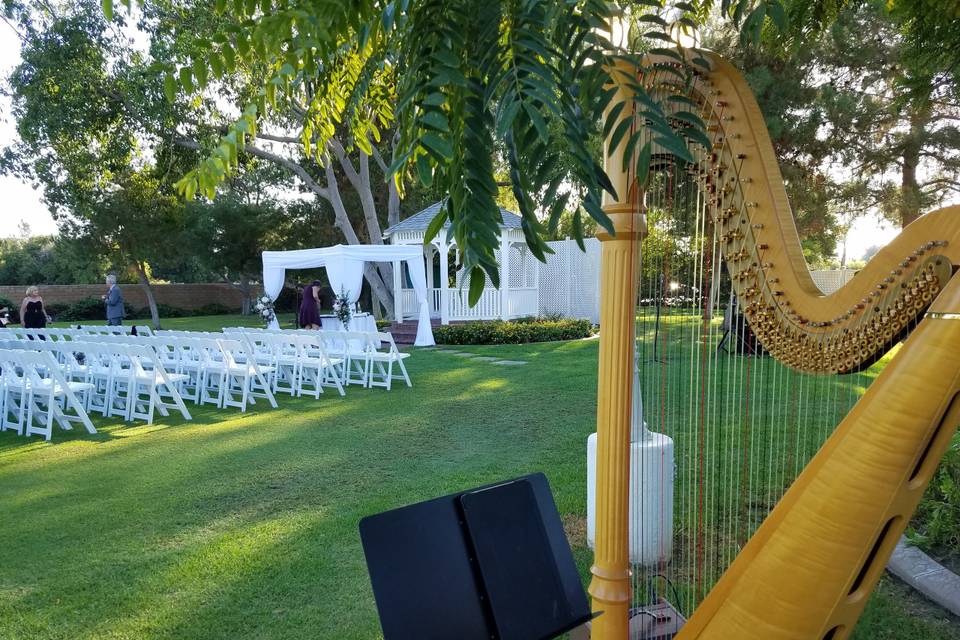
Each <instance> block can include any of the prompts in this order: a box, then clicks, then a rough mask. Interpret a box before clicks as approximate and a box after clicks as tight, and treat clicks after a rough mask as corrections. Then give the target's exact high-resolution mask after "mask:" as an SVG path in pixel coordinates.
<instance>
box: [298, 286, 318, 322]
mask: <svg viewBox="0 0 960 640" xmlns="http://www.w3.org/2000/svg"><path fill="white" fill-rule="evenodd" d="M319 294H320V281H319V280H314V281H313V283H312V284H309V285H307V286H306V287H304V288H303V301H302V302H301V303H300V326H301V327H303V328H304V329H319V328H320V298H319Z"/></svg>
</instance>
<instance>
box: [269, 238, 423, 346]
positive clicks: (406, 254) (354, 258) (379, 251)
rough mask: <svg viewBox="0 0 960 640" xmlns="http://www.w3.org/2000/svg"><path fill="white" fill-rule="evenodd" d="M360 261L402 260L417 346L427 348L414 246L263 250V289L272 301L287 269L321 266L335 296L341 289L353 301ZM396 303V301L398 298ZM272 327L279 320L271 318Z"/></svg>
mask: <svg viewBox="0 0 960 640" xmlns="http://www.w3.org/2000/svg"><path fill="white" fill-rule="evenodd" d="M364 262H406V263H407V270H408V272H409V274H410V281H411V283H412V284H413V289H414V292H415V293H416V295H417V302H418V303H419V304H420V318H419V320H418V324H417V339H416V341H415V342H414V344H415V345H416V346H418V347H429V346H432V345H434V344H436V343H435V342H434V341H433V329H432V328H431V327H430V305H429V303H428V302H427V276H426V271H425V269H424V266H423V249H422V248H421V247H420V246H414V245H379V244H376V245H371V244H358V245H342V244H338V245H336V246H334V247H323V248H318V249H299V250H297V251H264V252H263V290H264V291H265V292H266V294H267V295H268V296H270V298H272V299H273V300H276V299H277V296H278V295H280V291H281V290H282V289H283V278H284V274H285V272H286V270H287V269H315V268H317V267H324V268H325V269H326V270H327V278H328V279H329V280H330V286H331V287H332V288H333V290H334V292H335V293H336V294H337V295H340V292H341V291H345V292H346V294H347V296H348V297H349V298H350V302H351V303H354V302H356V301H357V299H358V298H359V297H360V287H361V286H362V285H363V263H364ZM398 302H399V301H398ZM274 326H275V328H279V326H280V325H279V323H277V321H276V320H274Z"/></svg>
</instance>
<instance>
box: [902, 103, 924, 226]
mask: <svg viewBox="0 0 960 640" xmlns="http://www.w3.org/2000/svg"><path fill="white" fill-rule="evenodd" d="M929 121H930V109H929V107H922V108H919V109H916V110H915V111H913V112H911V114H910V132H909V133H908V134H907V139H906V141H905V143H904V145H903V154H902V156H901V158H900V159H901V162H902V163H903V166H902V169H901V174H900V204H899V209H900V228H901V229H902V228H903V227H906V226H907V225H908V224H910V223H911V222H913V221H914V220H916V219H917V218H919V217H920V212H921V210H922V209H923V198H922V194H921V192H920V184H919V182H917V167H918V165H919V164H920V151H921V148H922V140H923V136H924V135H925V134H926V127H927V124H928V123H929Z"/></svg>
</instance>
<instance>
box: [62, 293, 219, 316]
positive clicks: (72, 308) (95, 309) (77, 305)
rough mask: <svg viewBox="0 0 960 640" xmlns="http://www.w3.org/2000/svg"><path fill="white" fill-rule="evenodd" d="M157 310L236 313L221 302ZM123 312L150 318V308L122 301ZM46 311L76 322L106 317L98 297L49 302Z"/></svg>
mask: <svg viewBox="0 0 960 640" xmlns="http://www.w3.org/2000/svg"><path fill="white" fill-rule="evenodd" d="M157 311H158V312H159V314H160V317H161V318H184V317H188V316H217V315H223V314H226V313H236V311H237V310H236V309H231V308H229V307H226V306H224V305H222V304H217V303H213V304H207V305H204V306H202V307H200V308H199V309H183V308H181V307H173V306H170V305H168V304H163V303H159V304H157ZM124 312H125V313H126V318H127V319H128V320H144V319H148V318H150V308H149V307H144V308H142V309H136V308H134V307H132V306H131V305H129V304H127V303H124ZM47 313H48V314H50V316H51V317H52V318H53V319H54V320H57V321H62V322H76V321H78V320H103V319H104V317H106V315H105V314H106V311H105V309H104V306H103V301H102V300H100V299H99V298H93V297H90V298H83V299H82V300H77V301H76V302H74V303H71V304H50V305H47Z"/></svg>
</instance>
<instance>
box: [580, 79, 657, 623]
mask: <svg viewBox="0 0 960 640" xmlns="http://www.w3.org/2000/svg"><path fill="white" fill-rule="evenodd" d="M628 73H630V72H629V71H628ZM631 99H632V97H631V96H630V95H629V91H628V88H627V87H625V86H621V87H620V89H619V91H618V93H617V95H616V96H615V97H614V99H613V100H611V102H610V104H611V105H616V104H617V103H618V102H620V101H623V100H631ZM625 146H626V145H621V146H620V148H619V149H617V151H616V152H614V153H613V154H609V149H605V154H604V157H605V159H606V163H605V164H606V170H607V174H608V175H609V176H610V179H611V181H612V182H613V185H614V187H615V188H616V192H617V194H618V197H617V198H616V199H614V198H611V197H609V196H607V195H606V194H605V197H604V203H603V210H604V211H605V212H606V213H607V215H608V216H610V219H611V221H612V222H613V228H614V230H615V235H611V234H609V233H607V232H606V231H604V232H602V233H599V234H598V235H597V237H598V238H599V239H600V242H601V253H600V354H599V372H598V383H597V482H596V496H597V498H596V499H597V503H596V504H597V506H596V508H597V523H596V542H595V548H594V561H593V567H592V568H591V570H590V571H591V573H592V574H593V579H592V580H591V582H590V595H591V596H592V598H593V601H592V607H593V611H595V612H597V611H602V612H603V615H602V616H600V617H598V618H596V619H595V620H594V621H593V623H592V629H591V638H592V640H626V638H627V633H628V627H629V619H628V618H629V610H630V602H631V598H632V595H633V594H632V588H631V583H630V561H629V560H630V559H629V548H628V543H629V534H628V528H629V518H628V514H629V495H630V475H629V474H630V427H631V409H632V406H633V397H632V395H633V372H634V362H633V351H634V313H635V309H636V301H637V286H638V277H639V268H640V239H641V238H642V237H643V236H644V235H645V234H646V222H645V219H644V216H643V215H642V214H641V213H640V211H639V205H638V204H637V203H636V200H637V198H636V191H635V186H634V184H632V182H633V181H631V179H630V178H631V176H630V175H628V173H627V172H624V171H623V170H622V167H623V153H624V147H625Z"/></svg>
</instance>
